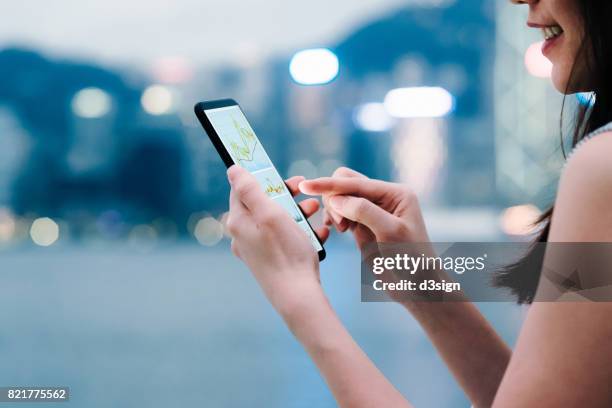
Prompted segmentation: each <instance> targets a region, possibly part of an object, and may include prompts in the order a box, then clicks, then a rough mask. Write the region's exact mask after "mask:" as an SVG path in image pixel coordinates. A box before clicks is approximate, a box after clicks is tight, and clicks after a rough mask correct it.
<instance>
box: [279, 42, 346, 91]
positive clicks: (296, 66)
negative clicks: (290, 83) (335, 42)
mask: <svg viewBox="0 0 612 408" xmlns="http://www.w3.org/2000/svg"><path fill="white" fill-rule="evenodd" d="M339 69H340V63H339V62H338V57H337V56H336V54H334V53H333V52H331V51H330V50H328V49H327V48H313V49H310V50H304V51H300V52H298V53H296V54H295V55H294V56H293V58H291V63H290V64H289V73H290V74H291V77H292V78H293V80H294V81H295V82H297V83H298V84H301V85H322V84H326V83H328V82H331V81H332V80H333V79H334V78H336V76H338V71H339Z"/></svg>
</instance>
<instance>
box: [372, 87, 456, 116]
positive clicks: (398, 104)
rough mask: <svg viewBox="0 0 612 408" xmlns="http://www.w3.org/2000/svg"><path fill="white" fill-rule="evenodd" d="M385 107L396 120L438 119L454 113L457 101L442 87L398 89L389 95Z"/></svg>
mask: <svg viewBox="0 0 612 408" xmlns="http://www.w3.org/2000/svg"><path fill="white" fill-rule="evenodd" d="M384 106H385V109H386V110H387V113H388V114H389V115H391V116H393V117H396V118H436V117H441V116H446V115H448V114H449V113H450V112H452V111H453V109H454V107H455V99H454V97H453V95H451V94H450V92H448V91H447V90H446V89H444V88H441V87H435V86H434V87H408V88H397V89H392V90H391V91H389V92H388V93H387V95H386V96H385V103H384Z"/></svg>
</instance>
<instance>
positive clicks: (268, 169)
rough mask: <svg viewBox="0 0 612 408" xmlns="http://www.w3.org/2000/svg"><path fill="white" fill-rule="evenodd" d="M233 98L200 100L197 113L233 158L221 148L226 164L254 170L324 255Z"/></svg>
mask: <svg viewBox="0 0 612 408" xmlns="http://www.w3.org/2000/svg"><path fill="white" fill-rule="evenodd" d="M230 101H231V100H227V102H226V103H222V102H224V101H213V102H210V103H207V102H203V103H200V104H198V105H196V114H198V117H200V120H201V121H202V124H203V125H204V128H205V130H206V131H207V133H209V136H210V137H211V140H212V141H213V143H214V144H215V146H216V147H217V150H220V149H219V145H218V142H217V143H215V141H216V140H215V139H217V138H218V140H219V141H220V142H221V143H222V145H223V150H224V151H225V152H226V153H227V155H229V157H230V158H231V163H229V162H228V159H227V156H226V155H224V154H221V153H222V151H220V152H219V153H220V154H221V156H222V158H223V159H224V161H225V162H226V165H228V166H229V165H231V164H237V165H239V166H242V167H244V168H245V169H246V170H248V171H249V172H250V173H251V174H253V175H254V176H255V178H256V179H257V181H258V182H259V184H260V185H261V188H262V189H263V190H264V192H265V193H266V194H267V195H268V197H270V198H271V199H272V200H274V201H275V202H276V203H278V204H279V205H280V206H281V207H282V208H283V209H284V210H285V211H287V213H288V214H289V215H290V216H291V218H292V219H293V220H294V221H295V222H296V223H297V224H298V225H299V226H300V227H301V229H302V230H303V231H304V232H305V233H306V235H308V237H309V238H310V242H311V243H312V246H313V247H314V248H315V250H316V251H317V252H318V253H319V257H320V258H321V259H323V256H324V250H323V246H322V245H321V243H320V241H319V239H318V238H317V236H316V234H315V232H314V231H313V229H312V227H311V226H310V224H309V223H308V221H307V220H306V217H305V216H304V214H303V213H302V211H301V209H300V208H299V207H298V205H297V203H296V202H295V200H294V199H293V197H292V196H291V193H290V192H289V189H288V188H287V186H286V185H285V182H284V180H283V179H282V177H281V176H280V174H279V173H278V171H277V170H276V168H275V167H274V165H273V164H272V161H271V160H270V157H268V154H267V153H266V151H265V149H264V148H263V146H262V145H261V142H260V141H259V138H258V137H257V135H256V134H255V131H254V130H253V128H252V127H251V125H250V124H249V122H248V121H247V119H246V117H245V115H244V113H243V112H242V109H240V106H238V105H237V104H230ZM231 102H233V101H231ZM234 103H235V102H234ZM228 104H229V106H220V107H217V106H218V105H228ZM198 109H200V112H203V114H204V115H205V117H204V118H203V117H202V116H201V114H200V113H199V112H198ZM206 122H208V123H206ZM208 125H210V127H212V129H213V130H214V133H215V134H211V133H213V132H209V129H207V127H209V126H208Z"/></svg>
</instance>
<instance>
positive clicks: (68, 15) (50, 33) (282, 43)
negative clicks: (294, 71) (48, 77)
mask: <svg viewBox="0 0 612 408" xmlns="http://www.w3.org/2000/svg"><path fill="white" fill-rule="evenodd" d="M424 1H425V2H427V1H428V2H432V1H433V2H436V1H437V2H440V1H442V0H359V1H354V0H332V1H330V0H308V1H299V2H298V1H287V0H147V1H144V0H129V1H126V0H124V1H119V0H89V1H82V0H55V1H53V2H46V3H42V2H37V5H36V6H34V4H33V2H28V1H25V2H11V3H5V6H4V7H3V10H2V24H1V25H0V47H4V46H7V45H18V46H28V47H32V48H34V49H36V50H40V51H42V52H44V53H46V54H48V55H51V56H61V57H71V58H72V57H76V58H82V59H92V60H95V61H99V62H102V63H112V64H127V65H142V64H148V63H150V62H152V61H155V60H156V59H158V58H162V57H168V56H180V57H184V58H187V59H189V60H191V61H192V62H193V63H194V64H218V63H220V62H227V61H232V60H235V59H236V58H239V57H238V56H239V55H245V53H246V54H247V55H252V54H255V55H257V56H259V57H264V58H265V57H266V56H268V55H270V54H274V53H278V52H291V51H293V50H295V49H297V48H300V47H308V46H314V45H322V46H325V45H328V44H333V43H334V42H335V41H337V40H339V39H341V38H342V37H343V36H344V35H346V34H348V33H350V31H351V30H352V29H353V28H355V27H356V26H358V25H360V24H363V23H365V22H367V21H370V20H372V19H375V18H376V17H378V16H381V15H384V14H386V13H388V12H391V11H392V10H394V9H397V8H398V7H401V6H405V5H406V4H410V3H415V2H420V3H422V2H424Z"/></svg>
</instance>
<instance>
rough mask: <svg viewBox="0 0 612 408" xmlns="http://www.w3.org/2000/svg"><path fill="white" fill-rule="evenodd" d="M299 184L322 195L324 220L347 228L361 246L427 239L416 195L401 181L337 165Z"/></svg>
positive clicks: (303, 188)
mask: <svg viewBox="0 0 612 408" xmlns="http://www.w3.org/2000/svg"><path fill="white" fill-rule="evenodd" d="M299 188H300V190H301V191H302V192H303V193H305V194H309V195H321V196H322V198H323V204H324V205H325V210H326V223H328V224H333V225H334V226H335V227H336V229H337V230H338V231H340V232H344V231H346V230H347V229H350V230H351V231H352V232H353V234H354V236H355V240H356V241H357V245H358V246H359V248H360V249H361V250H364V249H365V247H366V245H368V244H370V243H376V242H385V243H399V242H404V243H426V242H429V237H428V236H427V230H426V228H425V223H424V221H423V216H422V214H421V209H420V207H419V202H418V200H417V197H416V195H415V194H414V192H413V191H411V190H410V189H409V188H407V187H406V186H404V185H401V184H397V183H389V182H385V181H380V180H374V179H370V178H368V177H366V176H364V175H363V174H361V173H358V172H356V171H354V170H351V169H349V168H346V167H340V168H339V169H337V170H336V171H335V172H334V174H333V175H332V176H331V177H321V178H317V179H313V180H305V181H302V182H301V183H300V184H299Z"/></svg>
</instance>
